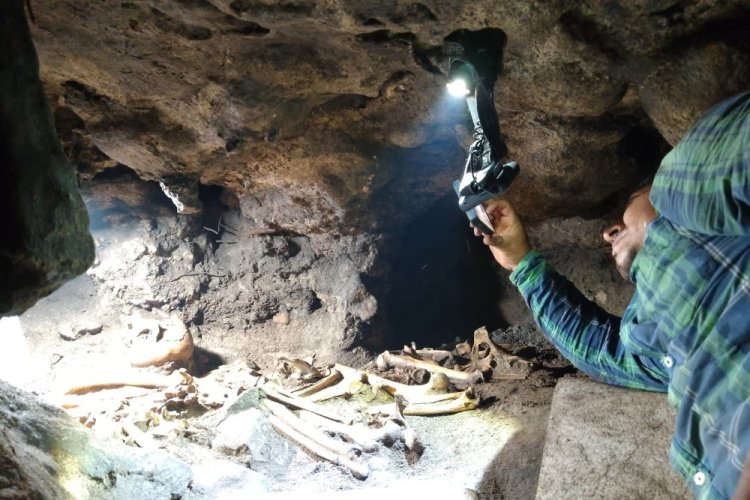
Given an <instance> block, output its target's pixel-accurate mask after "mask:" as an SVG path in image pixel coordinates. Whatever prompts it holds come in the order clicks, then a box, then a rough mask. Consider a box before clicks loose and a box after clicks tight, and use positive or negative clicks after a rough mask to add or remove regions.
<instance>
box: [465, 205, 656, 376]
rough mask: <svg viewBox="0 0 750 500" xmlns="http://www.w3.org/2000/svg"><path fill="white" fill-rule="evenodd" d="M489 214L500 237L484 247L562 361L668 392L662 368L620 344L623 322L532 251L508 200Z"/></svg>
mask: <svg viewBox="0 0 750 500" xmlns="http://www.w3.org/2000/svg"><path fill="white" fill-rule="evenodd" d="M486 210H487V214H488V216H489V217H490V220H491V222H492V224H493V229H494V231H495V233H494V234H493V235H483V241H484V243H485V244H486V245H488V246H489V247H490V250H491V251H492V254H493V256H494V257H495V260H497V262H498V263H499V264H500V265H501V266H503V267H504V268H506V269H508V270H511V271H513V272H512V273H511V276H510V279H511V281H512V282H513V284H515V285H516V286H517V287H518V289H519V291H520V292H521V294H522V295H523V297H524V299H525V300H526V303H527V304H528V305H529V308H530V309H531V311H532V313H533V314H534V317H535V319H536V321H537V323H538V324H539V326H540V328H541V329H542V331H543V332H544V333H545V335H547V337H548V338H549V339H550V341H551V342H552V343H553V344H555V346H556V347H557V348H558V349H559V350H560V351H561V352H562V353H563V355H564V356H565V357H566V358H568V359H569V360H570V361H571V362H572V363H573V364H574V365H575V366H576V367H577V368H579V369H580V370H581V371H583V372H585V373H587V374H588V375H590V376H592V377H593V378H595V379H597V380H600V381H602V382H607V383H611V384H616V385H621V386H626V387H634V388H638V389H645V390H654V391H664V390H666V385H665V383H664V380H665V378H664V377H663V376H662V375H663V374H662V373H661V372H660V371H659V368H660V367H659V366H658V365H657V364H656V363H654V362H652V361H650V360H648V359H642V358H640V357H638V356H634V355H633V354H631V353H630V352H629V351H628V350H627V349H626V348H625V346H624V345H623V343H622V342H621V340H620V334H619V330H620V318H618V317H617V316H614V315H611V314H609V313H607V312H606V311H604V310H603V309H602V308H600V307H599V306H598V305H596V304H595V303H593V302H591V301H589V300H588V299H586V297H584V296H583V294H581V293H580V292H579V291H578V290H577V289H576V288H575V287H574V286H573V285H572V284H571V283H570V282H569V281H568V280H567V279H565V278H564V277H562V276H561V275H559V274H558V273H557V272H555V271H554V270H553V269H552V267H551V266H550V265H549V264H548V263H547V262H546V261H545V260H544V259H543V258H542V257H541V256H540V255H539V254H537V253H536V252H534V251H532V250H531V246H530V245H529V243H528V239H527V237H526V232H525V230H524V228H523V224H522V223H521V221H520V219H519V218H518V215H517V214H516V212H515V210H513V207H512V206H511V205H510V204H509V203H508V202H506V201H504V200H493V201H491V202H490V203H488V204H487V206H486ZM475 233H478V231H476V230H475Z"/></svg>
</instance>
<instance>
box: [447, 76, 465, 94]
mask: <svg viewBox="0 0 750 500" xmlns="http://www.w3.org/2000/svg"><path fill="white" fill-rule="evenodd" d="M446 86H447V87H448V92H450V93H451V95H453V96H456V97H464V96H466V95H469V87H468V86H467V85H466V80H464V79H463V78H456V79H455V80H453V81H451V82H448V84H447V85H446Z"/></svg>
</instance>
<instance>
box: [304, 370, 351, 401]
mask: <svg viewBox="0 0 750 500" xmlns="http://www.w3.org/2000/svg"><path fill="white" fill-rule="evenodd" d="M343 378H344V376H343V375H341V372H340V371H338V370H332V371H331V373H330V374H329V375H328V376H326V377H324V378H322V379H320V380H318V381H317V382H315V383H314V384H312V385H309V386H307V387H304V388H302V389H299V390H297V391H295V392H294V395H295V396H299V397H302V398H304V397H307V396H312V395H313V394H315V393H317V392H320V391H322V390H323V389H327V388H329V387H331V386H334V385H336V384H338V383H339V382H341V380H343Z"/></svg>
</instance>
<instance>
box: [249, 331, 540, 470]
mask: <svg viewBox="0 0 750 500" xmlns="http://www.w3.org/2000/svg"><path fill="white" fill-rule="evenodd" d="M508 348H509V346H501V345H498V344H496V343H495V342H493V341H492V339H491V338H490V337H489V334H488V333H487V330H486V329H485V328H480V329H478V330H477V331H476V332H474V342H473V343H472V344H469V343H463V344H459V345H457V346H456V348H455V349H454V350H451V351H448V350H436V349H417V348H416V346H414V345H412V346H406V347H404V349H403V350H402V351H401V352H390V351H386V352H383V353H382V354H381V355H379V356H378V358H377V361H376V362H375V364H374V366H371V367H369V368H365V369H362V370H357V369H354V368H351V367H348V366H344V365H341V364H336V365H333V366H332V367H329V368H328V369H321V368H316V367H315V366H314V364H313V362H312V361H313V360H309V361H308V360H301V359H288V358H282V359H281V360H280V361H281V365H280V368H279V372H280V374H281V375H282V376H283V377H284V380H283V382H282V383H283V384H284V385H285V387H284V388H280V387H279V384H275V385H273V386H272V385H271V383H267V384H265V385H264V386H263V388H262V390H263V391H264V392H265V395H266V396H267V398H268V400H267V402H266V403H265V404H266V407H267V409H268V410H269V412H270V414H271V417H270V420H271V423H272V425H273V426H274V428H275V429H276V430H277V431H278V432H279V433H281V434H283V435H285V436H286V437H288V438H289V439H290V440H292V441H294V442H295V443H297V444H298V445H300V446H302V447H303V448H305V449H307V450H308V451H309V452H312V453H314V454H315V455H317V456H319V457H321V458H323V459H326V460H329V461H331V462H333V463H336V464H340V465H343V466H345V467H347V468H349V469H350V470H351V471H352V473H353V474H354V476H355V477H358V478H365V477H367V474H368V470H367V466H366V464H365V463H364V462H363V461H361V460H358V459H359V458H360V457H361V456H362V455H363V452H366V451H372V449H373V448H374V447H376V446H377V444H378V443H381V444H386V445H389V444H390V443H392V442H394V441H396V440H401V441H403V442H404V444H405V448H406V452H407V460H408V461H409V462H410V463H413V462H414V461H416V460H418V459H419V457H420V456H421V453H422V451H423V450H424V448H423V446H422V444H421V443H420V442H419V440H418V438H417V436H416V434H415V432H414V430H413V428H411V427H409V426H408V424H407V423H406V420H405V419H404V415H422V416H427V415H447V414H452V413H458V412H462V411H467V410H473V409H476V408H477V407H478V406H479V404H480V399H479V397H478V396H477V395H476V394H475V391H474V388H473V385H474V384H476V383H480V382H483V381H488V380H493V379H494V380H508V379H524V378H526V377H527V376H528V374H529V372H530V370H531V368H532V366H531V363H530V362H528V361H526V360H524V359H522V358H520V357H518V356H515V355H513V354H511V353H510V352H509V350H508ZM366 388H369V389H370V390H371V391H375V392H383V393H385V394H388V395H389V396H391V397H393V399H394V401H393V403H390V404H385V405H373V406H370V407H369V408H368V412H369V413H370V414H371V415H373V416H377V418H373V419H371V420H370V421H369V422H360V423H357V424H353V423H352V422H351V419H347V418H346V417H344V416H342V415H341V414H339V413H337V412H335V411H332V410H331V409H330V408H329V407H328V406H323V405H321V404H320V402H322V401H326V400H330V399H334V398H341V397H346V398H352V397H355V396H357V395H359V394H361V393H362V392H363V390H365V389H366ZM371 399H372V400H374V399H376V398H375V397H372V398H371Z"/></svg>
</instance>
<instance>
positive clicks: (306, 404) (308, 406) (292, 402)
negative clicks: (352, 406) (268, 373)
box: [261, 384, 352, 424]
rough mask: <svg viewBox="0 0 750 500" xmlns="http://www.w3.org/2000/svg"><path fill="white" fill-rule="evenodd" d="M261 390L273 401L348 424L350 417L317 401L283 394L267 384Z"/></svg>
mask: <svg viewBox="0 0 750 500" xmlns="http://www.w3.org/2000/svg"><path fill="white" fill-rule="evenodd" d="M261 390H262V391H263V392H264V393H265V394H266V396H268V398H269V399H272V400H273V401H276V402H279V403H284V404H285V405H287V406H292V407H294V408H299V409H300V410H307V411H311V412H313V413H317V414H318V415H320V416H323V417H326V418H327V419H330V420H333V421H336V422H341V423H343V424H350V423H351V421H352V420H351V418H346V417H342V416H341V415H339V414H337V413H335V412H332V411H330V410H329V409H328V408H326V407H324V406H321V405H319V404H317V403H314V402H312V401H309V400H307V399H304V398H300V397H297V396H294V395H284V394H281V393H280V392H278V391H277V390H275V389H273V388H272V387H270V386H269V385H268V384H266V385H264V386H263V387H262V388H261Z"/></svg>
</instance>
